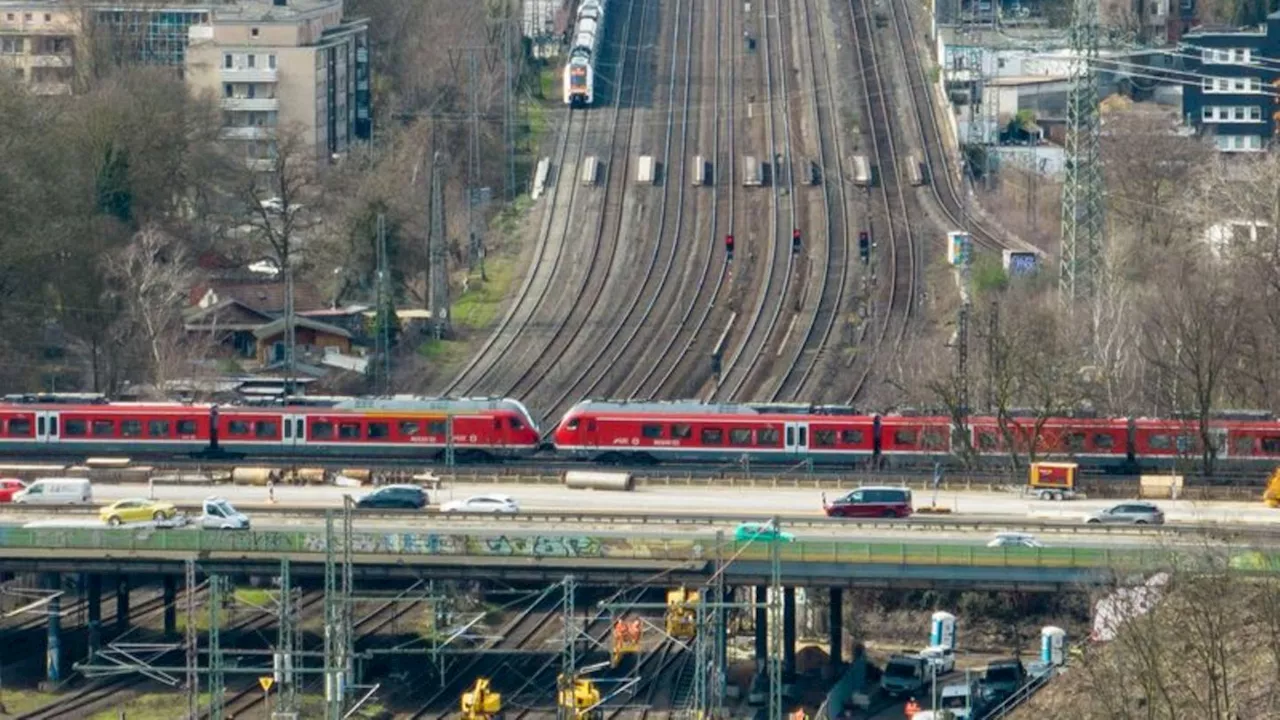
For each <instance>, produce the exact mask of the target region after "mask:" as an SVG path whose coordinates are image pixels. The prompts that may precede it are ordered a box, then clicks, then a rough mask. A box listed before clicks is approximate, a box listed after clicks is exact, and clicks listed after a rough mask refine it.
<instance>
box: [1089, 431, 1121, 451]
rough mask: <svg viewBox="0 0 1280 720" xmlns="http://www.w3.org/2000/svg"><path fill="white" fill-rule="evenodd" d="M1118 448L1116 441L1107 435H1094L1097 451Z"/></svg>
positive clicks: (1094, 445) (1094, 444)
mask: <svg viewBox="0 0 1280 720" xmlns="http://www.w3.org/2000/svg"><path fill="white" fill-rule="evenodd" d="M1115 446H1116V439H1115V438H1113V437H1111V436H1110V435H1108V434H1106V433H1094V434H1093V447H1094V448H1095V449H1097V450H1110V449H1112V448H1114V447H1115Z"/></svg>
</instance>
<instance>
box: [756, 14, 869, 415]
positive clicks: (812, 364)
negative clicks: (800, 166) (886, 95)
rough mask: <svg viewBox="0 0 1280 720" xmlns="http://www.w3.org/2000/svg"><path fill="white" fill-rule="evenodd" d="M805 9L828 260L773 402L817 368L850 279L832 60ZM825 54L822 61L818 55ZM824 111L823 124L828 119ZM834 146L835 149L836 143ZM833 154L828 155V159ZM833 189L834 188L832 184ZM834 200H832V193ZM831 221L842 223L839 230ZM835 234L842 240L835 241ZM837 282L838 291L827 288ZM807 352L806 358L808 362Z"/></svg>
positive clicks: (792, 394)
mask: <svg viewBox="0 0 1280 720" xmlns="http://www.w3.org/2000/svg"><path fill="white" fill-rule="evenodd" d="M800 7H801V13H802V16H803V18H804V32H805V36H806V37H808V38H809V42H808V43H807V45H808V46H809V61H810V66H811V68H812V72H810V73H809V74H808V75H809V88H808V90H809V94H810V100H811V109H812V112H813V118H814V126H815V128H816V129H817V138H818V167H819V168H820V170H821V175H822V177H821V179H820V181H821V183H822V206H823V217H824V219H825V223H826V228H825V229H826V233H825V235H826V239H827V260H826V266H825V268H824V271H823V273H822V281H821V282H822V284H821V285H820V286H819V288H818V306H817V308H816V309H815V310H814V313H813V315H812V317H811V318H810V320H809V324H808V327H807V329H806V330H805V336H804V340H803V342H801V343H800V344H798V345H797V346H796V350H795V353H794V355H793V356H792V358H791V362H790V363H788V365H787V369H786V371H785V372H784V373H783V376H782V378H781V379H780V380H779V381H778V384H777V386H776V387H775V388H774V391H773V394H772V395H771V396H770V400H773V401H776V400H779V399H796V398H798V397H799V395H800V391H801V390H802V389H803V388H804V387H805V384H806V383H807V382H808V381H809V378H810V376H811V375H812V374H813V371H814V369H815V368H817V367H818V365H819V361H820V360H821V359H822V356H823V353H824V352H825V350H826V347H827V343H828V341H829V340H830V338H831V333H832V330H833V329H834V328H835V324H836V319H837V318H838V317H839V315H840V312H839V311H840V303H841V302H842V301H843V299H844V293H845V286H846V284H847V282H848V277H849V267H850V265H849V247H850V242H851V237H850V232H849V225H850V223H849V203H848V197H847V195H846V193H845V184H844V171H843V168H842V167H841V159H842V157H843V152H842V151H841V149H840V130H839V128H838V127H837V126H836V121H835V115H834V111H835V84H834V79H833V78H832V77H831V61H830V59H829V57H828V55H827V48H826V43H824V42H822V40H821V38H820V36H819V35H816V34H815V33H814V31H813V23H812V21H811V19H810V16H809V0H800ZM819 54H821V55H822V62H819V60H818V56H819ZM819 66H821V67H822V72H823V77H824V81H825V90H826V93H827V108H826V112H825V113H824V112H823V110H822V102H821V101H820V99H819V96H820V91H819V84H818V68H819ZM824 115H825V122H824ZM824 129H826V130H829V131H830V135H831V138H832V141H831V143H828V142H827V141H826V138H825V136H824ZM833 146H834V147H833ZM828 156H830V157H828ZM833 165H834V166H835V169H836V171H835V172H834V173H830V172H828V171H827V168H829V167H831V166H833ZM833 182H834V183H835V188H834V189H833V188H832V183H833ZM833 194H834V195H836V196H837V197H836V202H835V203H833V202H832V195H833ZM833 205H834V206H835V207H836V208H838V209H839V215H840V220H839V222H838V223H833V220H834V219H835V214H834V213H833V212H832V207H833ZM833 225H838V230H837V228H835V227H833ZM837 235H839V238H838V239H837V237H836V236H837ZM833 276H834V277H833ZM832 285H834V286H835V287H834V292H829V288H831V286H832ZM806 354H807V360H806Z"/></svg>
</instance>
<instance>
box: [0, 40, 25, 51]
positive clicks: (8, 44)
mask: <svg viewBox="0 0 1280 720" xmlns="http://www.w3.org/2000/svg"><path fill="white" fill-rule="evenodd" d="M22 50H23V45H22V38H16V37H4V38H0V53H2V54H4V55H21V54H22Z"/></svg>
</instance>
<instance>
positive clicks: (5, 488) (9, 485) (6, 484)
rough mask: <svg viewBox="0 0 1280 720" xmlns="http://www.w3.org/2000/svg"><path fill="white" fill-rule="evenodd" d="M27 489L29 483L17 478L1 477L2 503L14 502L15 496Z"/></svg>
mask: <svg viewBox="0 0 1280 720" xmlns="http://www.w3.org/2000/svg"><path fill="white" fill-rule="evenodd" d="M26 489H27V484H26V483H24V482H22V481H21V480H19V479H17V478H0V503H9V502H13V496H14V495H16V494H17V493H19V492H21V491H23V490H26Z"/></svg>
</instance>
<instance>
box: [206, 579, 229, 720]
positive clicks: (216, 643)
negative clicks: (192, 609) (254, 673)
mask: <svg viewBox="0 0 1280 720" xmlns="http://www.w3.org/2000/svg"><path fill="white" fill-rule="evenodd" d="M224 581H225V578H223V577H222V576H221V575H210V576H209V720H222V714H223V706H224V705H226V692H227V683H226V677H225V675H224V674H223V665H222V661H223V658H222V638H221V635H222V618H221V615H222V592H223V583H224Z"/></svg>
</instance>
